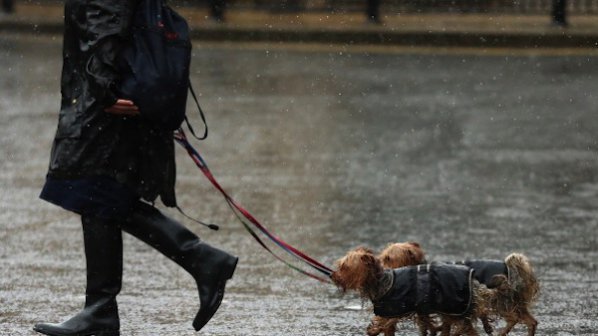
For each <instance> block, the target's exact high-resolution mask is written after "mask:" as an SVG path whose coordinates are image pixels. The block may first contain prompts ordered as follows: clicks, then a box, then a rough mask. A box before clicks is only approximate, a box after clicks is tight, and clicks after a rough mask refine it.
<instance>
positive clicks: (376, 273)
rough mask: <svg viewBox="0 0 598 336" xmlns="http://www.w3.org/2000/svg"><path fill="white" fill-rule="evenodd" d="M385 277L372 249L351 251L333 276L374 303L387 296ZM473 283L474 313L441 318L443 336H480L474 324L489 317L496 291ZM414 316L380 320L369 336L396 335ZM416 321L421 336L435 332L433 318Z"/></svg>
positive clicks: (374, 323) (422, 316) (338, 282)
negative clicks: (456, 335)
mask: <svg viewBox="0 0 598 336" xmlns="http://www.w3.org/2000/svg"><path fill="white" fill-rule="evenodd" d="M383 274H384V267H383V264H382V262H381V261H380V260H379V259H378V258H376V256H375V255H374V253H373V251H372V250H370V249H368V248H364V247H358V248H356V249H354V250H351V251H349V252H348V253H347V254H346V255H345V256H344V257H342V258H341V259H339V260H338V261H337V262H336V270H335V271H334V272H333V273H332V276H331V279H332V281H333V282H334V283H335V284H336V285H337V286H338V287H339V288H340V289H342V290H343V291H348V290H352V291H356V292H357V293H359V295H360V296H361V297H362V298H364V299H369V300H371V301H374V300H375V299H376V298H379V297H380V296H382V295H383V294H384V290H385V289H384V288H380V280H381V279H382V277H383ZM473 283H474V284H473V301H472V303H473V309H472V310H471V313H470V314H468V315H464V316H452V315H451V316H449V315H443V314H439V315H440V318H441V321H442V330H441V335H443V336H450V335H451V327H452V326H453V325H457V326H458V328H459V330H458V331H459V332H460V333H464V334H466V335H470V336H475V335H478V333H477V331H476V329H475V328H474V327H473V324H472V321H474V320H475V319H477V318H478V317H479V316H485V315H486V314H487V307H486V306H487V302H488V300H490V299H491V297H492V295H493V294H492V291H489V290H488V289H486V288H485V287H483V286H480V285H479V284H478V283H477V281H473ZM414 315H417V313H416V312H413V313H412V314H411V316H407V317H402V318H384V317H380V316H378V317H377V318H376V319H374V320H373V321H372V323H371V324H370V326H369V327H368V330H367V334H368V335H370V336H373V335H378V334H380V333H384V335H385V336H391V335H394V334H395V331H396V323H397V322H398V321H400V320H403V319H407V318H411V317H412V316H414ZM416 321H417V323H418V327H419V330H420V334H421V335H422V336H426V335H427V333H428V330H431V329H432V325H431V321H430V317H429V316H426V315H418V316H417V320H416Z"/></svg>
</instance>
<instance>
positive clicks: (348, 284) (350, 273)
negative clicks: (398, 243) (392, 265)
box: [331, 247, 384, 295]
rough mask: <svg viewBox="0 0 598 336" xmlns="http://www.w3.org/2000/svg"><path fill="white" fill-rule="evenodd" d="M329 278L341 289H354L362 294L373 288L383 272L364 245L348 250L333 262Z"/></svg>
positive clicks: (374, 257) (378, 262)
mask: <svg viewBox="0 0 598 336" xmlns="http://www.w3.org/2000/svg"><path fill="white" fill-rule="evenodd" d="M335 268H336V270H335V271H334V272H333V273H332V275H331V279H332V282H334V284H335V285H337V286H338V287H339V288H341V289H342V290H343V291H347V290H355V291H358V292H359V293H360V294H362V295H364V293H367V292H368V291H369V290H371V289H372V288H374V287H375V286H376V285H377V283H378V279H380V277H381V276H382V274H383V273H384V269H383V267H382V264H381V263H380V261H379V260H378V259H377V258H376V256H375V255H374V252H373V251H372V250H370V249H368V248H366V247H358V248H356V249H353V250H351V251H349V252H348V253H347V254H346V255H345V256H344V257H342V258H340V259H339V260H338V261H337V262H336V264H335Z"/></svg>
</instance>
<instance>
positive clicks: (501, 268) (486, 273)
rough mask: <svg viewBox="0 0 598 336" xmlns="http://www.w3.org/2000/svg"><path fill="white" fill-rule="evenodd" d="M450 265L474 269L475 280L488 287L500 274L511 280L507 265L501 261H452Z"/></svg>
mask: <svg viewBox="0 0 598 336" xmlns="http://www.w3.org/2000/svg"><path fill="white" fill-rule="evenodd" d="M448 264H454V265H465V266H467V267H471V268H473V269H474V271H475V272H474V276H473V277H474V278H475V279H476V280H477V281H479V282H480V283H481V284H484V285H487V284H488V283H490V279H492V277H493V276H495V275H498V274H503V275H505V276H506V277H507V279H509V269H508V268H507V264H505V262H504V261H501V260H475V259H474V260H462V261H451V262H448Z"/></svg>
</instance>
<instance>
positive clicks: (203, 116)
mask: <svg viewBox="0 0 598 336" xmlns="http://www.w3.org/2000/svg"><path fill="white" fill-rule="evenodd" d="M189 91H191V96H192V97H193V100H195V105H196V106H197V110H198V111H199V116H200V117H201V120H202V121H203V124H204V125H205V130H204V133H203V135H202V136H201V138H200V137H198V136H197V135H196V134H195V130H193V127H191V123H190V122H189V119H187V115H185V123H186V124H187V128H189V131H190V132H191V134H192V135H193V137H194V138H195V139H197V140H205V138H207V137H208V123H207V122H206V116H205V115H204V114H203V110H202V109H201V106H199V101H198V100H197V95H196V94H195V91H194V90H193V85H191V81H189Z"/></svg>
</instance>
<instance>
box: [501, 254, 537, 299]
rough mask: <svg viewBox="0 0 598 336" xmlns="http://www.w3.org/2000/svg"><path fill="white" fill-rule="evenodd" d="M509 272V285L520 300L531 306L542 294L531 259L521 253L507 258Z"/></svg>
mask: <svg viewBox="0 0 598 336" xmlns="http://www.w3.org/2000/svg"><path fill="white" fill-rule="evenodd" d="M505 264H506V265H507V268H508V270H509V284H510V286H511V288H512V289H513V290H514V291H515V293H516V295H517V296H519V298H520V300H522V301H523V302H526V303H528V304H531V303H533V302H535V301H536V299H537V298H538V295H539V293H540V285H539V283H538V279H537V278H536V275H535V274H534V270H533V268H532V265H531V263H530V262H529V259H528V258H527V257H526V256H524V255H523V254H521V253H512V254H510V255H509V256H507V258H505Z"/></svg>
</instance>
